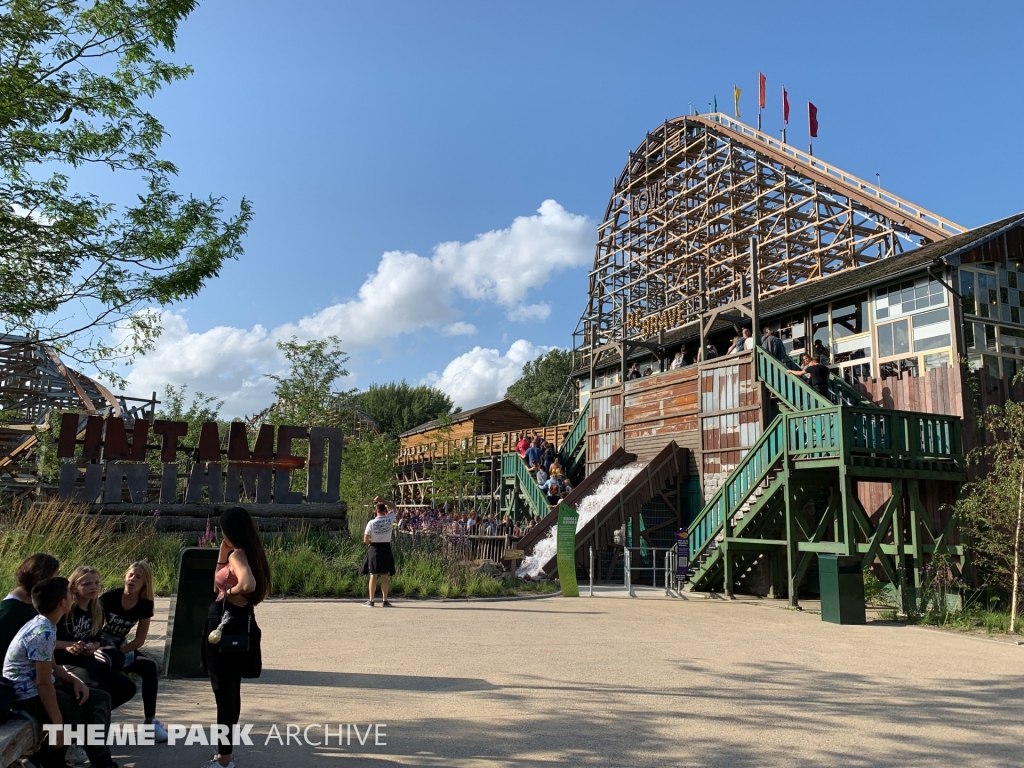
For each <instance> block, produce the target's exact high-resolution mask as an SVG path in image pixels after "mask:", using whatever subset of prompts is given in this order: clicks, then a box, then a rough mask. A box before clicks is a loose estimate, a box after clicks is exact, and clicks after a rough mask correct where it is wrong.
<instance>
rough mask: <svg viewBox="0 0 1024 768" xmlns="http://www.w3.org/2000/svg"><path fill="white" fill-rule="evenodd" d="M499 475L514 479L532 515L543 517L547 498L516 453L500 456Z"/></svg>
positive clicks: (546, 512) (546, 506)
mask: <svg viewBox="0 0 1024 768" xmlns="http://www.w3.org/2000/svg"><path fill="white" fill-rule="evenodd" d="M501 474H502V476H504V477H512V478H515V483H516V485H517V486H518V487H519V488H520V489H521V490H522V493H523V496H525V497H526V501H527V503H528V504H529V505H530V507H531V509H532V510H533V513H534V514H535V515H537V516H538V517H545V516H546V515H547V514H548V512H550V511H551V510H550V508H549V507H548V499H547V496H545V495H544V491H542V490H541V489H540V486H539V485H537V481H536V480H534V479H533V475H531V474H530V471H529V470H528V469H527V468H526V463H525V462H524V461H523V459H522V457H521V456H520V455H519V454H518V453H503V454H502V455H501Z"/></svg>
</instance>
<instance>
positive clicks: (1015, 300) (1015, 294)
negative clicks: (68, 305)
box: [1010, 291, 1020, 307]
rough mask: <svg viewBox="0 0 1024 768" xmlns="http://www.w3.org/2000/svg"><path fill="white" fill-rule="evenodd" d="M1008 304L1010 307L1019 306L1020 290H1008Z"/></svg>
mask: <svg viewBox="0 0 1024 768" xmlns="http://www.w3.org/2000/svg"><path fill="white" fill-rule="evenodd" d="M1010 306H1011V307H1019V306H1020V291H1010Z"/></svg>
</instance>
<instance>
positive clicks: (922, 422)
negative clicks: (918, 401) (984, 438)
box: [843, 408, 962, 461]
mask: <svg viewBox="0 0 1024 768" xmlns="http://www.w3.org/2000/svg"><path fill="white" fill-rule="evenodd" d="M843 422H844V425H843V432H844V434H845V435H846V446H845V448H846V451H847V453H848V454H849V455H850V456H871V457H873V458H883V459H884V458H891V459H905V460H911V461H913V460H921V461H947V460H950V459H952V460H958V459H959V458H960V457H961V456H962V453H961V451H962V435H961V431H960V430H961V424H960V419H959V418H957V417H956V416H944V415H937V414H930V413H916V412H913V411H892V410H887V409H883V408H877V409H876V408H848V409H846V411H845V413H844V414H843Z"/></svg>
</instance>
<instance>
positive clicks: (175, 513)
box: [89, 501, 348, 520]
mask: <svg viewBox="0 0 1024 768" xmlns="http://www.w3.org/2000/svg"><path fill="white" fill-rule="evenodd" d="M231 507H242V508H243V509H245V510H246V511H247V512H248V513H249V514H250V515H252V516H253V517H260V518H262V517H278V518H294V519H296V520H300V519H307V518H335V519H338V520H345V519H347V518H348V505H347V504H346V503H345V502H344V501H339V502H337V503H334V504H157V503H149V504H90V505H89V513H90V514H102V515H142V516H147V517H153V515H154V513H155V512H159V513H160V516H164V515H166V516H168V517H201V518H203V519H204V520H205V519H206V518H207V517H209V518H210V519H211V520H214V519H216V518H217V517H219V516H220V513H221V512H223V511H224V510H226V509H230V508H231Z"/></svg>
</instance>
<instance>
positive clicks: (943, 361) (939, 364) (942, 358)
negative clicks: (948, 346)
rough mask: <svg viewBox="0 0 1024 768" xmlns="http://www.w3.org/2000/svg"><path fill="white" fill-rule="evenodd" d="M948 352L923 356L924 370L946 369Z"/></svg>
mask: <svg viewBox="0 0 1024 768" xmlns="http://www.w3.org/2000/svg"><path fill="white" fill-rule="evenodd" d="M948 367H949V352H937V353H936V354H934V355H925V356H924V369H925V370H926V371H930V370H932V369H933V368H948Z"/></svg>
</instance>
